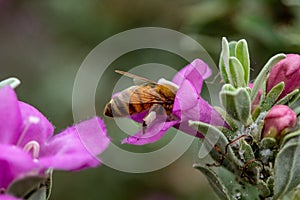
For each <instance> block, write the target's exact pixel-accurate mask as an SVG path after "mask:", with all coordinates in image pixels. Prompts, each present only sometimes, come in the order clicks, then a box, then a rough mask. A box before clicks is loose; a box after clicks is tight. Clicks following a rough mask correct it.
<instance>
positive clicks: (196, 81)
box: [172, 59, 212, 94]
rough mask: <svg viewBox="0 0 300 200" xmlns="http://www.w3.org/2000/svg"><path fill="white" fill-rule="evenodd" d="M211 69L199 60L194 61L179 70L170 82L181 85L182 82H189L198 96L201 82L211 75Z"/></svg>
mask: <svg viewBox="0 0 300 200" xmlns="http://www.w3.org/2000/svg"><path fill="white" fill-rule="evenodd" d="M211 73H212V72H211V69H210V68H209V67H208V65H207V64H206V63H205V62H203V61H202V60H200V59H195V60H194V61H193V62H192V63H191V64H188V65H187V66H186V67H184V68H183V69H181V70H180V71H179V72H178V73H177V74H176V75H175V76H174V78H173V80H172V82H174V83H175V84H177V85H181V83H182V81H184V80H188V81H190V82H191V84H192V85H193V87H194V88H195V90H196V92H197V93H198V94H199V93H200V91H201V88H202V83H203V80H205V79H207V78H208V77H209V76H210V75H211Z"/></svg>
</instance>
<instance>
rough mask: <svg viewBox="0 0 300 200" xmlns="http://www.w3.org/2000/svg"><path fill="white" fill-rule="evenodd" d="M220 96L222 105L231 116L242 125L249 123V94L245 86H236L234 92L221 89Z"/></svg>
mask: <svg viewBox="0 0 300 200" xmlns="http://www.w3.org/2000/svg"><path fill="white" fill-rule="evenodd" d="M220 97H221V102H222V105H223V107H224V108H225V110H226V111H227V112H228V114H229V115H230V116H231V117H233V118H234V119H236V120H239V121H241V122H242V123H243V124H244V125H248V124H249V123H251V118H250V112H251V102H250V96H249V94H248V92H247V90H246V89H245V88H238V89H237V90H236V91H235V92H231V91H224V90H222V91H221V92H220Z"/></svg>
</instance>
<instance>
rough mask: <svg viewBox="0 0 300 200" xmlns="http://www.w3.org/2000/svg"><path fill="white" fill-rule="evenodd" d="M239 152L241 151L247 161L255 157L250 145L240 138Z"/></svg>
mask: <svg viewBox="0 0 300 200" xmlns="http://www.w3.org/2000/svg"><path fill="white" fill-rule="evenodd" d="M240 144H241V146H240V152H243V154H242V155H243V157H244V161H245V162H248V161H249V160H252V159H254V158H255V156H254V153H253V151H252V148H251V146H250V145H249V144H248V143H247V142H246V141H245V140H244V139H241V140H240Z"/></svg>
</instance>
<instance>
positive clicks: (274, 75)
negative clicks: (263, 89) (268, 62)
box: [267, 54, 300, 99]
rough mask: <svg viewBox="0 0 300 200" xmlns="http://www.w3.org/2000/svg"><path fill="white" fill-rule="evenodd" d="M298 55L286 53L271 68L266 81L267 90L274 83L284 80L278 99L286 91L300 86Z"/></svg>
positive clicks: (299, 57) (299, 59)
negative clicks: (284, 56) (283, 57)
mask: <svg viewBox="0 0 300 200" xmlns="http://www.w3.org/2000/svg"><path fill="white" fill-rule="evenodd" d="M299 77H300V55H298V54H287V55H286V58H285V59H282V60H281V61H279V62H278V63H277V64H276V65H275V66H274V67H273V68H272V70H271V72H270V75H269V78H268V82H267V92H269V91H270V90H271V89H272V88H273V87H274V86H275V85H276V84H278V83H280V82H281V81H283V82H284V84H285V86H284V90H283V92H282V93H281V95H280V96H279V98H278V99H281V98H282V97H284V96H285V95H287V94H288V93H290V92H292V91H293V90H295V89H297V88H299V87H300V78H299Z"/></svg>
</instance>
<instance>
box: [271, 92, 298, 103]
mask: <svg viewBox="0 0 300 200" xmlns="http://www.w3.org/2000/svg"><path fill="white" fill-rule="evenodd" d="M299 97H300V90H299V89H295V90H293V91H292V92H290V93H288V94H287V95H285V96H284V97H283V98H281V99H280V100H279V101H278V102H277V103H276V104H277V105H283V104H287V103H288V105H289V106H291V105H292V104H293V103H295V101H297V100H298V99H299Z"/></svg>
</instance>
